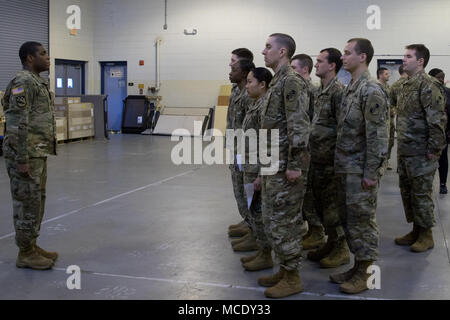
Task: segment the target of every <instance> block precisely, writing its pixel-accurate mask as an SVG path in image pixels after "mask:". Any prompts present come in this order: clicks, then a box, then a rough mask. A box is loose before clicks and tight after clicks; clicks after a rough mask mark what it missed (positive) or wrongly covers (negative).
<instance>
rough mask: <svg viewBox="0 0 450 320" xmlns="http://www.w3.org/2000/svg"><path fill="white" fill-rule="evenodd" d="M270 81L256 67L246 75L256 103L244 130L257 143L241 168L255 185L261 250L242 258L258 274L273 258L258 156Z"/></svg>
mask: <svg viewBox="0 0 450 320" xmlns="http://www.w3.org/2000/svg"><path fill="white" fill-rule="evenodd" d="M271 81H272V73H270V71H269V70H267V69H266V68H255V69H253V70H252V71H250V73H249V74H248V76H247V85H246V89H247V92H248V95H249V96H250V97H251V98H252V99H254V101H255V102H254V103H253V104H252V105H251V106H250V108H249V109H248V110H247V113H246V114H245V118H244V122H243V124H242V129H243V130H244V132H245V134H246V136H247V135H248V137H249V138H250V139H251V140H253V141H252V142H253V143H254V142H258V143H257V144H252V142H250V143H249V145H248V146H247V145H246V146H245V161H244V164H243V165H242V168H243V171H244V183H245V184H253V186H254V191H255V192H254V195H253V201H252V202H251V205H250V208H249V210H250V220H251V223H252V230H254V232H255V234H256V241H257V243H258V247H259V250H258V252H257V253H256V255H253V256H249V257H242V258H241V262H242V266H243V267H244V268H245V270H247V271H257V270H263V269H267V268H272V267H273V261H272V255H271V252H272V248H271V247H270V244H269V242H268V241H267V236H266V233H265V231H264V223H263V219H262V212H261V178H260V177H259V170H260V166H259V157H258V156H259V155H258V147H259V141H260V140H259V130H260V129H261V107H262V102H263V97H264V95H265V94H266V92H267V89H268V88H269V83H270V82H271ZM255 160H256V161H255ZM255 162H256V163H255Z"/></svg>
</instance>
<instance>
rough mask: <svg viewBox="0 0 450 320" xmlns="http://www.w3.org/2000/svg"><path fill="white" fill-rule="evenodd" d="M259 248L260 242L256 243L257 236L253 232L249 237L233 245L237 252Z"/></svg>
mask: <svg viewBox="0 0 450 320" xmlns="http://www.w3.org/2000/svg"><path fill="white" fill-rule="evenodd" d="M258 249H259V247H258V243H256V238H255V237H254V236H253V234H252V233H251V232H250V236H249V237H248V238H247V239H245V240H243V241H241V242H239V243H238V244H236V245H234V246H233V250H234V251H237V252H245V251H253V250H258Z"/></svg>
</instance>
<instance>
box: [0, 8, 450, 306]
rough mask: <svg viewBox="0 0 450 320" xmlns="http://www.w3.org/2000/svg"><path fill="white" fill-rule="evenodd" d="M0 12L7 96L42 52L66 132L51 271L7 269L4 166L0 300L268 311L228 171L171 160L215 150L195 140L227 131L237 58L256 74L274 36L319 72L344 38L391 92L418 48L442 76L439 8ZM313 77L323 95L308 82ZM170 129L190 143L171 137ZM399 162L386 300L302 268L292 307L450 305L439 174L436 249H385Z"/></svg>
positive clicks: (53, 199)
mask: <svg viewBox="0 0 450 320" xmlns="http://www.w3.org/2000/svg"><path fill="white" fill-rule="evenodd" d="M0 5H1V7H2V8H7V9H5V10H2V12H0V30H2V33H1V34H0V48H1V49H2V55H1V56H2V57H3V58H2V60H3V61H1V60H0V91H4V90H5V89H6V85H7V84H8V82H9V81H10V80H11V79H12V78H13V77H14V75H15V73H16V72H18V71H19V70H20V68H21V65H20V60H19V57H18V55H17V52H18V48H19V47H20V45H21V44H22V43H23V42H25V41H38V42H41V43H42V44H44V46H45V47H46V48H47V49H48V51H49V55H50V57H51V67H50V71H49V72H48V73H45V74H44V73H43V74H41V76H42V77H44V78H46V79H48V84H49V88H50V91H51V92H53V93H54V95H55V115H56V116H57V117H58V119H60V120H59V121H60V122H59V123H57V126H58V128H59V129H60V130H61V131H58V133H59V138H58V140H60V141H59V143H58V156H56V157H52V156H51V157H49V158H48V182H47V199H46V206H45V216H44V221H43V223H42V227H41V231H40V237H39V243H40V245H42V246H43V247H46V248H49V249H51V250H55V251H58V252H59V254H60V257H59V259H58V260H57V262H56V264H55V266H54V267H53V269H52V270H47V271H35V270H30V269H19V268H16V266H15V262H16V258H17V246H16V244H15V242H14V236H15V233H14V224H13V215H12V201H11V193H10V185H9V178H8V174H7V171H6V167H5V162H4V161H3V158H1V159H0V160H1V161H0V181H1V184H0V213H1V214H0V247H1V248H2V250H0V287H1V288H2V290H1V291H0V299H1V300H16V299H19V300H22V299H23V300H31V299H44V300H71V299H73V300H128V299H133V300H134V299H137V300H259V299H264V295H263V292H264V288H263V287H260V286H258V283H257V279H258V277H261V276H262V275H266V274H268V273H271V272H272V270H270V269H269V270H264V271H257V272H248V271H245V270H244V269H243V268H242V266H241V263H240V261H239V259H240V258H241V257H242V256H244V255H246V254H247V253H236V252H233V250H232V248H231V245H230V240H232V239H231V238H229V237H228V235H227V229H228V226H229V225H230V224H234V223H237V222H239V221H240V216H239V213H238V209H237V206H236V201H235V199H234V195H233V189H232V184H231V177H230V172H229V169H228V166H227V165H226V164H222V165H220V164H213V165H210V164H206V163H202V162H200V163H197V162H194V161H192V163H191V164H180V165H178V164H175V163H173V160H172V158H171V156H172V155H173V150H174V147H175V146H176V145H177V144H178V143H179V142H180V141H182V140H184V139H188V140H190V141H191V142H192V145H193V146H199V145H200V146H202V145H203V146H206V145H208V141H210V139H211V137H209V140H208V139H204V138H203V136H204V134H206V135H216V134H217V132H215V131H214V130H213V129H219V130H224V128H225V122H226V113H227V106H228V98H229V95H230V92H231V84H230V81H229V80H228V74H229V69H230V67H229V65H228V64H229V60H230V56H231V51H232V50H233V49H235V48H240V47H245V48H248V49H250V50H251V51H252V52H253V53H254V56H255V61H254V62H255V65H256V66H264V60H263V56H262V55H261V51H262V50H263V49H264V45H265V41H266V39H267V37H268V35H270V34H272V33H274V32H283V33H287V34H290V35H291V36H292V37H293V38H294V39H295V41H296V43H297V52H296V53H306V54H308V55H310V56H311V57H312V58H313V60H314V61H315V58H316V57H317V55H318V54H319V52H320V50H321V49H323V48H327V47H336V48H338V49H339V50H342V49H343V48H344V46H345V44H346V42H347V40H348V39H350V38H354V37H365V38H368V39H370V40H371V42H372V44H373V46H374V48H375V55H374V59H373V61H372V63H371V64H370V66H369V70H370V73H371V75H372V76H374V75H376V70H377V68H378V67H380V66H382V65H383V66H384V65H386V66H388V67H389V66H393V67H392V68H391V69H390V70H392V77H391V80H390V82H394V81H395V80H396V79H398V78H399V75H398V72H397V71H396V69H397V68H398V65H399V63H400V64H401V59H402V58H403V54H404V47H405V46H406V45H408V44H411V43H423V44H425V45H426V46H427V47H428V48H429V49H430V52H431V58H430V62H429V65H428V66H427V68H426V71H427V72H428V70H430V69H432V68H440V69H442V70H444V72H445V73H446V74H450V43H449V42H448V40H446V39H448V34H447V32H448V30H450V20H449V19H448V17H449V16H450V1H448V0H431V1H419V0H410V1H403V0H402V1H388V0H379V1H378V2H377V7H378V9H380V10H379V11H376V9H375V11H372V10H373V8H372V9H369V8H370V7H371V6H372V5H373V3H372V1H368V0H362V1H361V0H344V1H337V0H317V1H303V0H302V1H295V0H280V1H277V2H273V1H267V0H248V1H244V2H243V1H238V0H228V1H207V0H192V1H182V0H165V1H164V0H154V1H153V0H152V1H146V0H131V1H125V0H95V1H90V0H33V1H32V0H26V1H16V0H14V1H6V0H0ZM374 19H375V20H374ZM374 21H375V22H376V23H374ZM374 25H376V26H374ZM14 48H15V49H14ZM14 50H15V51H14ZM3 52H5V54H3ZM399 60H400V62H398V61H399ZM311 77H312V81H313V82H314V83H317V84H318V83H319V81H320V80H319V78H318V77H316V76H315V74H314V72H313V73H312V74H311ZM447 86H448V87H450V84H449V83H447ZM73 114H76V116H73ZM130 119H131V120H130ZM77 121H78V122H77ZM1 126H3V123H2V124H1ZM0 129H1V130H2V131H3V127H1V128H0ZM176 129H183V132H184V133H180V134H178V135H174V136H171V134H172V132H173V131H174V130H176ZM208 129H210V130H208ZM186 132H187V135H188V136H186V134H185V133H186ZM1 135H3V133H0V136H1ZM190 135H192V137H190ZM396 156H397V154H396V144H395V145H394V148H393V153H392V156H391V159H392V160H391V164H392V167H393V170H390V171H386V174H385V175H384V176H383V178H382V180H381V186H380V191H379V194H378V206H377V223H378V225H379V229H380V244H379V251H380V257H379V260H378V261H377V265H378V266H379V267H380V270H381V287H380V288H379V289H374V290H368V291H365V292H363V293H361V294H357V295H346V294H343V293H341V292H340V291H339V287H338V286H337V285H335V284H333V283H331V282H330V281H329V280H328V277H329V275H330V274H332V273H335V272H336V271H344V270H346V269H347V268H348V267H349V265H345V266H342V267H339V268H338V269H320V268H319V267H318V265H317V263H314V262H311V261H309V260H307V259H306V258H305V259H304V260H303V267H302V269H301V271H300V276H301V278H302V281H303V284H304V288H305V290H304V291H303V292H302V293H299V294H296V295H293V296H290V297H288V298H285V299H286V300H318V299H320V300H322V299H323V300H405V299H406V300H423V299H425V300H447V299H450V251H449V248H448V246H449V242H448V237H449V235H450V219H449V217H448V212H449V209H450V200H449V195H442V194H439V182H438V178H439V177H438V175H437V174H436V177H435V186H434V191H435V192H434V196H433V199H434V203H435V219H436V226H435V227H434V228H433V235H434V241H435V247H434V249H432V250H429V251H427V252H425V253H419V254H417V253H412V252H410V251H409V250H408V248H407V247H399V246H396V245H395V243H394V238H395V237H397V236H400V235H403V234H405V233H407V232H408V231H409V229H410V225H408V224H407V223H406V220H405V216H404V212H403V206H402V200H401V195H400V190H399V181H398V174H397V173H396V169H397V162H396V160H395V159H396ZM192 159H194V157H192ZM304 256H306V252H304ZM70 266H78V267H79V268H80V270H81V288H79V289H77V288H72V289H69V288H68V278H69V277H70V275H71V272H69V271H68V268H69V267H70ZM274 270H276V268H274Z"/></svg>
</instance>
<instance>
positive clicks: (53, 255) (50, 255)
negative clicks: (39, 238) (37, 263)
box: [35, 245, 58, 262]
mask: <svg viewBox="0 0 450 320" xmlns="http://www.w3.org/2000/svg"><path fill="white" fill-rule="evenodd" d="M35 248H36V250H37V252H38V253H39V254H40V255H41V256H43V257H44V258H47V259H50V260H53V262H55V261H56V259H58V252H51V251H45V250H44V249H42V248H41V247H39V246H38V245H35Z"/></svg>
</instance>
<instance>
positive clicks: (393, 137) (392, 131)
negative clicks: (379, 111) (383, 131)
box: [387, 115, 395, 159]
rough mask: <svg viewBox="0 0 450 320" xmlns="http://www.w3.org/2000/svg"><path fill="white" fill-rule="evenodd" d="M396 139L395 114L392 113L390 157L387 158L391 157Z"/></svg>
mask: <svg viewBox="0 0 450 320" xmlns="http://www.w3.org/2000/svg"><path fill="white" fill-rule="evenodd" d="M394 141H395V115H394V116H392V115H391V120H390V124H389V146H388V157H387V159H390V158H391V151H392V147H393V146H394Z"/></svg>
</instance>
